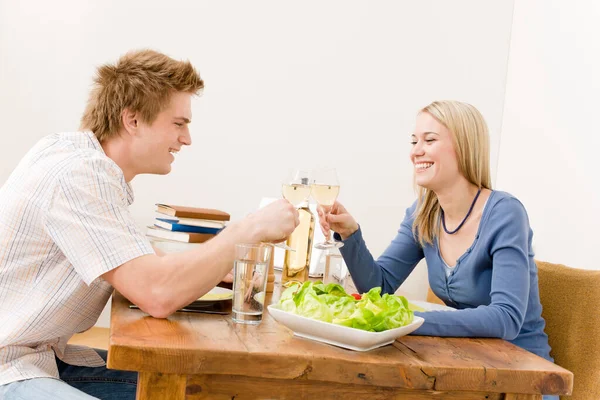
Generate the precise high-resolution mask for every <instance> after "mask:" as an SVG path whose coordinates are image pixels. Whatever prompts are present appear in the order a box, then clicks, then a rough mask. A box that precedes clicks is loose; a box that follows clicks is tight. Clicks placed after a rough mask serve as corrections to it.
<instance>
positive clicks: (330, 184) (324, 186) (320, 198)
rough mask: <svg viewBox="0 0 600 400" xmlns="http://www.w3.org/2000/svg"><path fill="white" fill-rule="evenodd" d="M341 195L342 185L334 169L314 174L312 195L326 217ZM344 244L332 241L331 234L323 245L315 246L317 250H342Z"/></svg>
mask: <svg viewBox="0 0 600 400" xmlns="http://www.w3.org/2000/svg"><path fill="white" fill-rule="evenodd" d="M339 193H340V183H339V181H338V177H337V172H336V171H335V169H334V168H329V169H319V170H316V171H315V172H314V173H313V181H312V184H311V195H312V197H313V199H315V201H316V202H317V203H319V205H320V206H321V207H323V209H324V210H325V216H327V215H329V213H330V212H331V208H332V206H333V205H334V204H335V201H336V199H337V197H338V194H339ZM325 216H324V217H325ZM343 245H344V244H343V243H341V242H336V241H334V240H332V239H331V232H330V233H329V236H328V237H327V239H326V240H325V241H324V242H323V243H317V244H315V247H316V248H317V249H322V250H323V249H331V248H333V247H337V248H340V247H342V246H343Z"/></svg>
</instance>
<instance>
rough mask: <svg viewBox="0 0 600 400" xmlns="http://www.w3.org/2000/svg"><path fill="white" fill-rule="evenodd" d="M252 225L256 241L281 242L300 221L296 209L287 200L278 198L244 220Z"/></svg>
mask: <svg viewBox="0 0 600 400" xmlns="http://www.w3.org/2000/svg"><path fill="white" fill-rule="evenodd" d="M244 223H245V224H248V225H249V226H251V227H252V229H253V231H254V233H255V240H256V241H257V242H268V243H274V242H281V241H283V240H285V239H286V238H287V237H288V236H290V235H291V234H292V232H293V231H294V229H296V227H297V226H298V224H299V223H300V219H299V214H298V210H296V208H294V206H293V205H292V204H291V203H290V202H289V201H287V200H284V199H280V200H277V201H274V202H273V203H271V204H269V205H267V206H265V207H263V208H261V209H259V210H258V211H256V212H254V213H253V214H250V215H249V216H248V217H246V219H245V220H244Z"/></svg>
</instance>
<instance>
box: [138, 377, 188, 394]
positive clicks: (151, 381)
mask: <svg viewBox="0 0 600 400" xmlns="http://www.w3.org/2000/svg"><path fill="white" fill-rule="evenodd" d="M186 382H187V377H186V376H185V375H176V374H161V373H157V372H140V373H139V374H138V384H137V395H136V399H137V400H167V399H169V400H170V399H173V400H179V399H181V400H183V399H185V385H186Z"/></svg>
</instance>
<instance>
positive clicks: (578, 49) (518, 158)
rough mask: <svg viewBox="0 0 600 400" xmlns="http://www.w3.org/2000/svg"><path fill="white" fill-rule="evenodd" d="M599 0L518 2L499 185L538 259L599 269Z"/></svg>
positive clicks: (509, 72) (513, 34)
mask: <svg viewBox="0 0 600 400" xmlns="http://www.w3.org/2000/svg"><path fill="white" fill-rule="evenodd" d="M598 20H600V3H599V2H597V1H596V0H580V1H577V2H567V1H558V0H555V1H550V0H537V1H521V0H520V1H516V3H515V12H514V21H513V30H512V39H511V46H510V57H509V64H508V78H507V83H506V100H505V108H504V119H503V124H502V140H501V146H500V158H499V164H498V174H497V186H498V188H500V189H502V190H506V191H509V192H511V193H513V194H515V195H516V196H517V197H519V198H520V199H521V200H522V202H523V203H524V204H525V207H526V208H527V210H528V213H529V218H530V222H531V225H532V227H533V230H534V248H535V251H536V257H537V258H538V259H540V260H545V261H550V262H555V263H564V264H567V265H570V266H572V267H578V268H587V269H600V262H598V258H597V256H596V255H597V248H598V238H599V237H600V236H599V235H598V227H599V226H600V185H599V183H600V179H599V178H598V175H597V174H598V170H599V169H598V165H597V163H598V159H597V158H596V157H598V151H599V149H600V128H599V123H598V112H599V110H600V40H599V38H600V25H599V24H598Z"/></svg>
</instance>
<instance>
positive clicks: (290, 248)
mask: <svg viewBox="0 0 600 400" xmlns="http://www.w3.org/2000/svg"><path fill="white" fill-rule="evenodd" d="M273 246H275V247H279V248H280V249H283V250H287V251H296V249H294V248H292V247H290V246H288V245H287V244H281V243H275V244H274V245H273Z"/></svg>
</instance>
